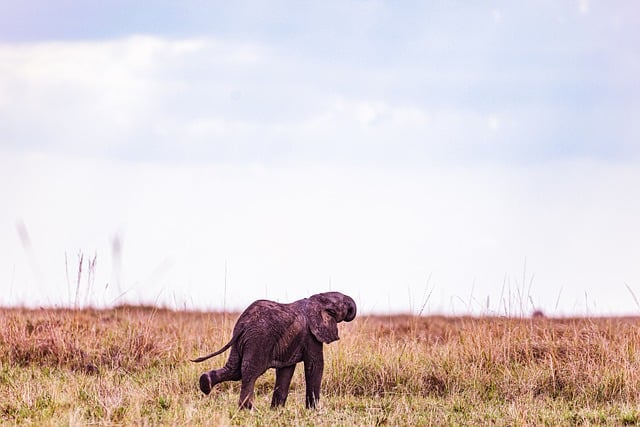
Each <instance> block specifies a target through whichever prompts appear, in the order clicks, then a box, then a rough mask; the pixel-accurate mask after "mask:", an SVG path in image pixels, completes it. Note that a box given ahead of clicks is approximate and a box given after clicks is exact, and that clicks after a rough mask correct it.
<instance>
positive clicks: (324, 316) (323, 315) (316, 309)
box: [307, 300, 340, 344]
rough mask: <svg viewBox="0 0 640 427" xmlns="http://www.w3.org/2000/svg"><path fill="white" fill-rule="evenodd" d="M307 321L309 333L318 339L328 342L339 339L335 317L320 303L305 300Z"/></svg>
mask: <svg viewBox="0 0 640 427" xmlns="http://www.w3.org/2000/svg"><path fill="white" fill-rule="evenodd" d="M307 321H308V322H309V329H310V330H311V333H312V334H313V336H314V337H316V339H317V340H318V341H320V342H323V343H325V344H329V343H331V342H333V341H337V340H339V339H340V337H339V336H338V323H337V322H336V319H334V318H333V316H331V315H330V314H329V312H328V311H327V309H326V308H325V307H324V306H323V305H322V304H321V303H319V302H317V301H313V300H309V301H308V302H307Z"/></svg>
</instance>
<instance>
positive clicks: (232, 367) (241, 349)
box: [191, 292, 356, 409]
mask: <svg viewBox="0 0 640 427" xmlns="http://www.w3.org/2000/svg"><path fill="white" fill-rule="evenodd" d="M355 317H356V303H355V301H354V300H353V298H351V297H349V296H347V295H344V294H342V293H340V292H324V293H319V294H315V295H312V296H310V297H309V298H304V299H301V300H298V301H295V302H292V303H289V304H282V303H278V302H274V301H268V300H258V301H255V302H253V303H252V304H251V305H250V306H249V307H247V309H246V310H245V311H244V312H242V314H241V315H240V317H239V318H238V320H237V322H236V324H235V326H234V328H233V334H232V337H231V339H230V340H229V342H228V343H227V344H225V346H224V347H222V348H221V349H220V350H218V351H216V352H213V353H211V354H209V355H207V356H202V357H198V358H197V359H192V360H191V361H192V362H202V361H204V360H207V359H209V358H211V357H213V356H217V355H219V354H221V353H224V352H225V351H227V350H228V349H229V348H231V352H230V354H229V358H228V359H227V362H226V364H225V365H224V367H222V368H220V369H214V370H211V371H208V372H205V373H204V374H202V375H201V376H200V390H201V391H202V392H203V393H204V394H205V395H208V394H209V393H210V392H211V388H212V387H213V386H214V385H216V384H218V383H221V382H223V381H239V380H242V383H241V387H240V399H239V401H238V406H239V407H240V408H241V409H252V407H253V389H254V386H255V382H256V379H257V378H258V377H259V376H260V375H262V374H263V373H264V372H265V371H266V370H267V369H269V368H275V370H276V382H275V387H274V389H273V397H272V399H271V407H272V408H276V407H278V406H284V404H285V402H286V400H287V396H288V394H289V385H290V383H291V378H292V376H293V372H294V370H295V367H296V364H297V363H299V362H303V363H304V376H305V382H306V407H307V408H311V409H314V408H316V405H317V404H318V402H319V401H320V383H321V381H322V372H323V369H324V356H323V348H322V345H323V343H326V344H329V343H331V342H333V341H336V340H338V339H340V337H339V336H338V323H339V322H342V321H345V322H350V321H352V320H353V319H354V318H355Z"/></svg>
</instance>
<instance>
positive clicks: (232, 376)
mask: <svg viewBox="0 0 640 427" xmlns="http://www.w3.org/2000/svg"><path fill="white" fill-rule="evenodd" d="M241 378H242V375H241V374H240V370H239V369H236V370H235V371H233V370H231V369H229V368H228V367H226V366H225V367H223V368H221V369H214V370H213V371H209V372H205V373H204V374H202V375H200V390H201V391H202V392H203V393H204V394H209V393H210V392H211V389H212V388H213V386H214V385H216V384H218V383H221V382H225V381H238V380H240V379H241Z"/></svg>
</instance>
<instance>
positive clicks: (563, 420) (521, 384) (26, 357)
mask: <svg viewBox="0 0 640 427" xmlns="http://www.w3.org/2000/svg"><path fill="white" fill-rule="evenodd" d="M237 316H238V314H237V313H207V312H186V311H172V310H167V309H157V308H152V307H136V306H121V307H116V308H113V309H104V310H95V309H78V310H72V309H21V308H5V309H0V420H2V422H3V423H4V424H37V425H43V424H44V425H131V424H136V425H139V424H142V425H223V426H224V425H270V426H271V425H283V426H290V425H309V426H312V425H313V426H316V425H327V426H336V425H344V426H360V425H366V426H373V425H413V426H426V425H639V424H640V370H639V369H638V368H639V366H640V318H575V319H574V318H561V319H560V318H559V319H553V318H535V319H533V318H524V317H491V316H487V317H440V316H359V317H357V318H356V319H355V321H353V322H351V323H341V324H340V325H339V329H340V335H341V339H340V340H339V341H337V342H334V343H332V344H330V345H327V346H325V370H324V378H323V384H322V397H321V402H320V407H319V409H318V410H315V411H310V410H306V409H305V408H304V377H303V369H302V367H301V366H299V367H298V368H297V369H296V373H295V375H294V378H293V382H292V386H291V387H292V388H291V393H290V395H289V399H288V401H287V405H286V406H285V407H284V408H279V409H276V410H272V409H270V408H269V405H270V401H271V390H272V387H273V382H274V374H273V371H272V370H270V371H268V372H267V373H266V374H265V375H263V376H262V377H261V378H260V379H259V381H258V383H257V386H256V400H255V402H254V404H255V409H254V410H253V411H239V410H238V409H237V400H238V395H239V383H237V382H235V383H224V384H219V385H217V386H216V387H215V388H214V390H213V391H212V393H211V394H210V395H209V396H204V395H203V394H202V393H201V392H200V391H199V390H198V377H199V375H200V374H201V373H202V372H204V371H206V370H209V369H212V368H214V367H220V366H222V365H223V364H224V361H225V360H226V359H225V358H226V355H227V354H223V355H220V356H217V357H216V358H214V359H211V360H208V361H206V362H204V363H201V364H195V363H192V362H190V361H189V359H190V358H193V357H196V356H199V355H203V354H207V353H210V352H212V351H214V350H216V349H218V348H220V347H222V345H224V344H225V343H226V342H227V340H228V339H229V337H230V336H231V330H232V328H233V324H234V322H235V319H236V318H237Z"/></svg>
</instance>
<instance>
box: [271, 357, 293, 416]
mask: <svg viewBox="0 0 640 427" xmlns="http://www.w3.org/2000/svg"><path fill="white" fill-rule="evenodd" d="M295 369H296V365H291V366H286V367H284V368H278V369H276V385H275V387H274V389H273V398H272V399H271V407H272V408H275V407H277V406H284V404H285V403H286V402H287V396H288V395H289V385H290V384H291V377H293V371H295Z"/></svg>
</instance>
